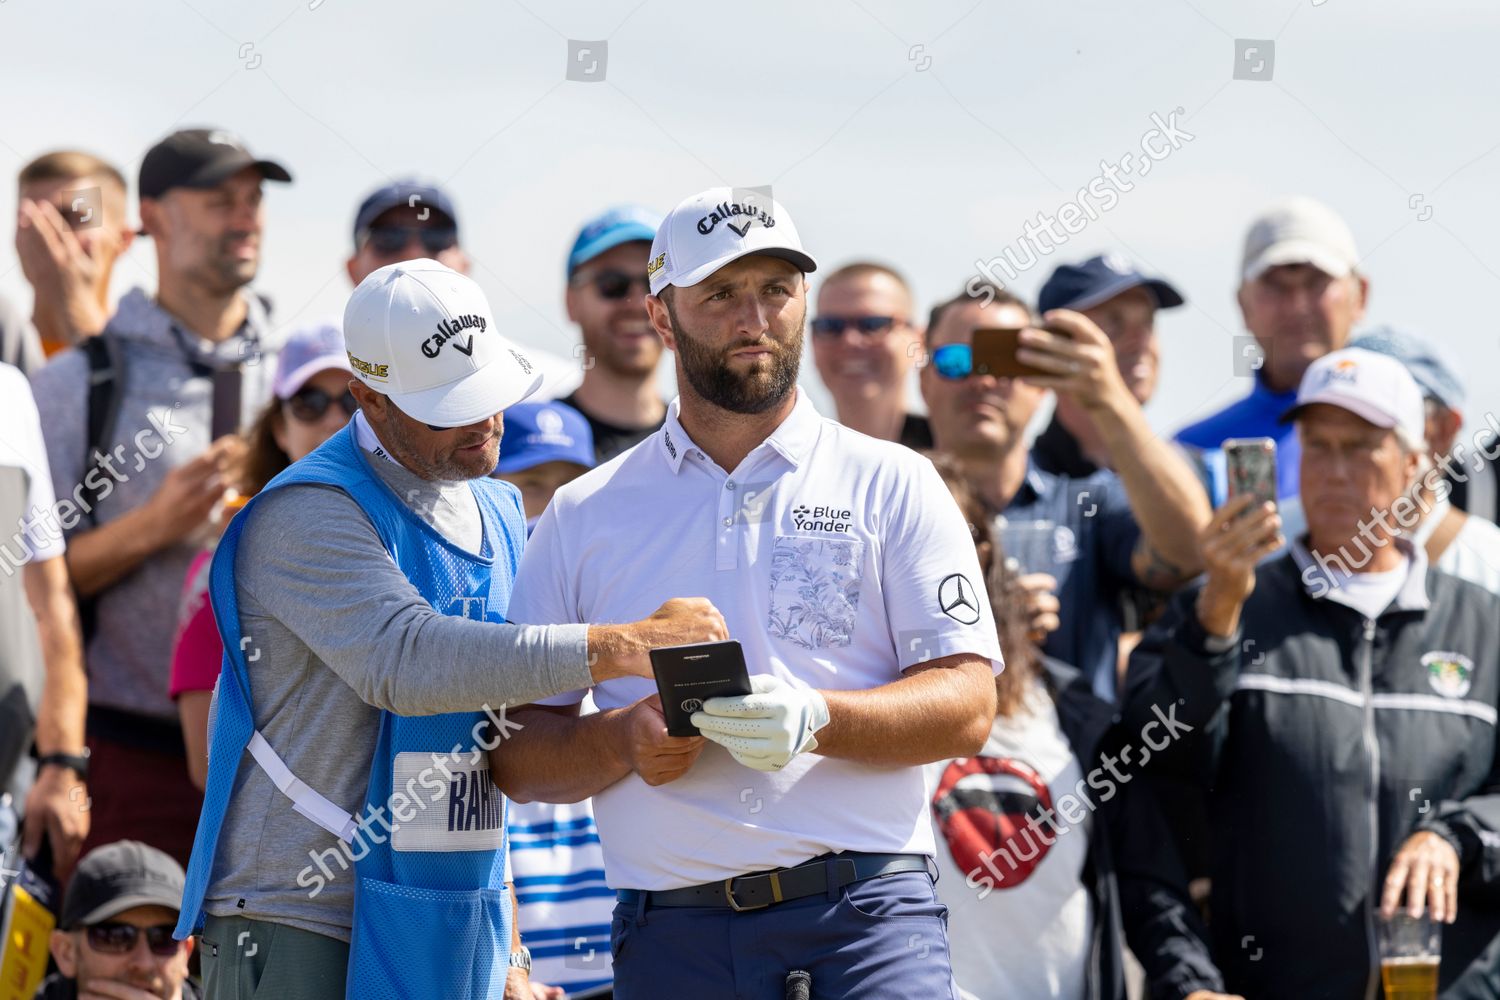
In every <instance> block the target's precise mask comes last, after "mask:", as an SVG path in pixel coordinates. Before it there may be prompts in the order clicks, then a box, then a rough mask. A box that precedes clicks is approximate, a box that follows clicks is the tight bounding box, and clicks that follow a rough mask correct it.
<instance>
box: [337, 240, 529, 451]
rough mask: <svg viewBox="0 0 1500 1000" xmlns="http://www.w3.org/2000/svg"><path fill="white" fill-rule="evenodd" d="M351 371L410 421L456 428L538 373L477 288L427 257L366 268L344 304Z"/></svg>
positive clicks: (498, 406)
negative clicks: (366, 274)
mask: <svg viewBox="0 0 1500 1000" xmlns="http://www.w3.org/2000/svg"><path fill="white" fill-rule="evenodd" d="M344 341H345V344H346V346H347V347H348V350H349V364H350V366H351V367H352V368H353V369H354V375H355V377H356V378H358V379H359V380H360V381H361V382H363V383H364V384H365V385H367V386H369V387H370V388H372V389H374V390H375V391H376V392H379V393H383V394H385V395H387V396H389V397H390V398H391V401H392V402H393V403H395V404H396V406H397V407H398V408H400V410H401V412H403V413H405V414H406V415H407V416H409V417H411V418H413V419H414V420H419V421H421V422H422V423H424V424H431V425H433V426H435V427H462V426H464V425H466V424H473V423H478V422H479V421H481V420H487V419H489V418H490V417H493V416H494V415H495V414H497V413H499V412H501V411H502V410H505V409H508V408H509V407H511V406H514V405H515V404H516V403H519V402H520V401H521V400H523V399H525V398H526V397H527V396H530V395H531V394H532V393H533V392H535V391H536V390H537V388H538V387H539V386H540V385H541V383H542V375H541V373H540V372H539V371H537V369H536V367H535V366H534V365H532V363H531V362H530V360H528V359H527V357H526V356H525V355H524V354H522V353H521V352H520V351H519V350H517V349H516V347H515V345H513V344H511V343H510V342H509V341H508V340H506V339H505V338H504V337H502V336H500V334H498V333H497V332H495V321H494V318H493V316H491V314H490V306H489V303H488V302H487V301H485V297H484V293H483V292H481V291H480V290H479V286H478V285H476V284H475V283H474V282H473V281H472V280H470V279H469V278H467V277H465V276H464V275H462V274H459V273H458V272H457V271H455V270H453V269H452V268H450V267H446V266H444V265H442V264H439V263H438V262H437V261H435V260H427V259H425V258H424V259H421V260H408V261H402V262H401V263H399V264H388V265H386V266H385V267H382V268H380V269H379V270H378V271H375V272H373V273H372V274H371V275H370V276H369V277H367V278H365V280H364V281H361V282H360V283H359V287H358V288H356V289H355V290H354V294H353V295H351V296H350V297H349V304H348V305H347V306H345V308H344Z"/></svg>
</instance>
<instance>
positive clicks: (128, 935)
mask: <svg viewBox="0 0 1500 1000" xmlns="http://www.w3.org/2000/svg"><path fill="white" fill-rule="evenodd" d="M182 884H183V875H182V866H181V865H179V864H178V863H177V862H176V861H173V860H172V859H171V857H169V856H168V855H166V854H164V853H163V852H161V851H159V850H157V849H156V848H154V847H151V846H149V845H147V844H142V843H140V842H139V841H135V840H118V841H115V842H114V843H112V844H105V845H103V846H101V847H96V848H94V849H93V850H92V851H90V852H89V853H88V854H86V855H85V856H84V858H83V860H82V861H80V862H79V863H78V868H77V870H76V871H75V872H74V873H73V877H72V879H70V880H69V882H68V890H67V893H66V894H65V895H64V896H63V908H62V914H61V917H60V918H59V920H58V929H57V930H55V931H53V932H52V937H51V940H50V942H49V944H50V947H51V950H52V958H53V960H54V961H55V962H56V963H57V970H58V971H57V972H55V973H54V974H52V975H51V976H49V977H47V979H45V980H43V982H42V985H41V988H40V989H39V990H38V991H37V994H36V997H37V1000H104V998H109V1000H198V998H199V996H200V995H201V994H200V993H199V990H198V987H197V986H196V985H195V984H194V983H193V981H192V980H191V979H189V978H188V956H189V955H191V954H192V953H193V942H192V941H191V940H188V941H178V940H175V939H174V938H173V937H172V928H173V926H174V925H175V924H176V922H177V911H178V907H180V906H181V905H182V904H181V900H182ZM211 946H213V947H217V946H219V942H213V943H212V944H211ZM229 947H234V945H233V944H232V943H230V944H229Z"/></svg>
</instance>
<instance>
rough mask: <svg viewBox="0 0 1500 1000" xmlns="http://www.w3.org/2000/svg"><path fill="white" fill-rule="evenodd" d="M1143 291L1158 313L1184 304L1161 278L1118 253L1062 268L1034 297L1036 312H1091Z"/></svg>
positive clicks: (1179, 295)
mask: <svg viewBox="0 0 1500 1000" xmlns="http://www.w3.org/2000/svg"><path fill="white" fill-rule="evenodd" d="M1132 288H1145V289H1146V290H1147V291H1148V292H1150V293H1151V295H1152V297H1153V298H1155V299H1156V307H1157V308H1158V309H1174V308H1176V307H1177V306H1180V305H1182V304H1183V303H1184V302H1186V301H1187V300H1186V299H1184V298H1183V297H1182V293H1181V292H1179V291H1178V290H1177V289H1175V288H1173V287H1172V286H1171V285H1170V284H1168V283H1167V282H1166V280H1165V279H1163V278H1157V277H1154V276H1152V275H1149V274H1145V273H1143V272H1141V271H1139V270H1137V269H1136V266H1135V265H1134V264H1132V263H1131V262H1130V261H1128V260H1126V259H1125V258H1124V257H1122V256H1120V255H1119V254H1117V253H1106V254H1100V255H1099V256H1097V257H1090V258H1089V259H1088V260H1086V261H1084V262H1083V263H1081V264H1063V265H1061V266H1059V267H1058V269H1057V270H1055V271H1053V272H1052V276H1051V277H1049V278H1048V279H1047V283H1046V284H1045V285H1043V286H1042V291H1041V294H1040V295H1038V296H1037V304H1036V305H1037V309H1038V310H1039V311H1040V312H1047V311H1049V310H1052V309H1092V308H1093V307H1094V306H1097V305H1098V304H1099V303H1101V302H1105V301H1108V300H1109V299H1112V298H1114V297H1115V296H1116V295H1119V294H1120V293H1121V292H1128V291H1129V290H1130V289H1132Z"/></svg>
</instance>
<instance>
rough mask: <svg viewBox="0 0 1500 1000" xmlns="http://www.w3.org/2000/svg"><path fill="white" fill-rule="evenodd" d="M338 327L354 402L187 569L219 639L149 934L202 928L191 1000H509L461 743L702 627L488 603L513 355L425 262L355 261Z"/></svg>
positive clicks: (503, 934) (496, 849)
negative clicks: (183, 852) (193, 783)
mask: <svg viewBox="0 0 1500 1000" xmlns="http://www.w3.org/2000/svg"><path fill="white" fill-rule="evenodd" d="M342 327H343V331H344V342H345V347H346V356H347V358H348V362H349V366H350V368H352V370H353V373H354V378H353V379H351V380H349V382H348V385H349V388H350V389H351V391H352V392H353V394H354V397H355V399H357V400H358V402H359V412H358V413H356V414H355V415H354V418H353V419H352V420H350V421H348V423H347V424H346V425H345V426H344V427H343V428H342V429H341V430H339V431H338V432H337V433H336V434H334V435H333V437H331V438H329V439H328V440H327V441H325V442H324V443H323V444H322V445H321V446H320V447H319V448H317V449H316V450H315V451H314V452H313V453H312V454H310V455H307V456H305V457H304V458H302V459H301V460H299V461H297V462H294V463H293V464H292V465H291V466H290V467H288V468H287V469H286V470H285V471H284V472H282V473H281V474H280V475H278V476H277V477H276V478H275V479H273V480H272V481H271V482H270V483H268V484H267V485H266V486H265V487H264V488H263V489H262V490H261V491H260V492H259V493H257V494H256V495H255V496H254V497H252V498H251V499H250V501H249V502H248V503H247V504H246V506H245V508H244V510H242V511H241V512H240V513H238V514H236V515H235V517H234V518H233V519H232V520H231V521H230V523H229V526H228V527H227V528H226V529H225V532H224V537H223V538H222V539H221V540H220V542H219V548H218V551H217V552H216V553H215V555H214V562H213V565H212V567H211V568H210V572H209V576H210V581H209V593H210V597H211V600H210V605H211V608H212V610H213V614H214V618H215V623H216V624H217V626H218V630H219V633H220V634H221V635H222V636H223V639H224V652H225V657H224V661H223V667H222V669H221V671H220V676H219V684H218V695H217V698H216V700H215V702H214V704H215V706H216V707H215V709H214V712H213V715H212V722H211V725H212V727H213V728H212V732H213V740H212V743H211V745H210V749H209V758H208V777H207V781H206V784H205V790H204V805H203V811H202V814H201V816H200V818H199V821H198V828H197V834H196V839H195V841H194V845H193V853H192V859H191V862H190V864H189V866H188V877H187V883H186V888H185V889H184V890H183V904H182V913H181V917H180V919H179V921H178V926H177V934H178V935H179V936H181V937H186V936H188V935H190V934H192V933H195V932H199V931H201V933H202V934H203V937H204V940H205V941H210V942H219V943H220V944H221V947H220V948H219V949H218V950H217V952H215V951H214V950H213V949H205V953H204V956H203V974H204V980H205V983H206V986H207V991H208V994H209V996H210V997H214V998H222V997H231V996H248V995H250V993H252V992H253V993H255V994H256V995H259V996H269V997H276V998H277V1000H323V998H326V997H331V996H342V995H345V993H346V988H347V995H348V996H351V997H369V996H402V997H407V996H410V997H495V996H498V995H499V994H500V987H501V984H502V983H503V984H505V986H504V990H505V997H506V1000H517V998H518V997H523V996H530V993H529V992H523V991H528V990H529V978H530V968H531V955H530V953H529V952H528V951H527V950H526V949H525V948H524V947H522V945H521V938H520V934H519V933H518V929H517V925H516V921H515V919H514V908H515V901H514V895H513V891H512V889H511V887H510V884H509V883H510V882H511V879H510V877H509V874H508V872H507V869H508V867H509V866H508V864H507V844H508V841H507V839H506V814H507V809H506V802H505V800H504V798H503V797H502V796H501V795H500V794H499V793H498V792H496V791H495V789H494V785H493V783H492V781H491V780H490V776H489V766H488V758H487V757H486V756H485V755H484V754H483V753H482V752H481V751H483V750H489V749H493V748H496V747H498V746H499V745H500V742H501V741H502V740H506V741H507V742H506V746H507V747H508V746H509V742H508V740H509V738H510V736H512V735H513V732H512V730H511V729H510V728H501V725H500V724H501V721H502V720H503V719H504V716H503V715H502V714H501V713H503V712H504V710H505V707H506V706H516V705H522V704H528V703H530V702H533V701H536V700H537V699H539V698H545V697H550V696H553V695H557V694H561V693H563V692H564V691H568V690H572V689H575V688H578V687H584V686H588V685H589V684H592V683H594V682H595V681H596V680H602V679H604V678H612V677H615V676H620V675H623V674H629V675H631V676H637V677H649V676H650V669H651V668H650V663H649V658H648V656H647V652H648V650H649V649H651V648H654V647H656V646H663V645H679V644H683V643H688V642H700V641H710V640H715V639H723V638H724V637H725V635H724V627H723V619H722V618H721V617H720V616H719V615H718V612H717V611H715V610H713V607H712V605H710V604H709V602H708V601H707V600H705V599H701V598H699V599H687V600H683V601H673V602H668V605H667V606H666V607H663V608H660V609H658V612H657V614H656V615H654V616H652V617H651V618H649V619H647V620H643V621H635V622H632V623H630V624H621V625H600V626H587V625H586V626H582V627H578V626H544V627H529V626H520V625H513V624H511V623H510V622H508V621H507V610H508V604H509V601H510V599H511V596H512V592H513V584H514V574H515V572H516V565H517V564H518V563H519V562H520V555H521V547H522V545H523V543H524V541H525V532H526V526H525V515H524V513H523V510H522V499H521V494H520V491H519V490H517V489H516V487H514V486H512V485H511V484H509V483H504V482H501V481H499V480H496V479H492V478H490V473H491V472H492V471H493V470H494V468H495V466H496V463H497V461H498V459H499V451H500V438H501V433H502V430H503V429H504V423H505V416H506V413H505V411H507V410H510V409H511V408H512V407H514V406H515V405H516V404H517V403H520V402H523V401H524V400H525V399H527V398H528V397H530V396H531V395H533V394H534V393H535V392H536V390H537V388H538V387H539V386H540V385H541V382H542V375H541V373H540V372H539V371H538V370H537V367H536V366H535V365H534V364H533V363H532V362H531V361H530V359H529V358H528V357H527V356H526V355H525V354H523V353H522V352H521V351H520V350H519V349H518V348H517V347H516V345H515V344H514V343H512V342H511V341H510V340H508V339H506V338H505V337H504V336H502V335H501V333H500V331H499V329H498V327H497V324H496V322H495V316H494V313H493V312H492V311H491V310H490V307H489V303H488V301H487V300H486V298H485V296H484V293H483V292H482V291H481V290H480V288H479V286H478V285H477V284H476V283H475V282H474V281H472V280H471V279H469V278H468V277H466V276H464V275H462V274H459V273H458V272H457V271H455V270H453V269H451V268H448V267H446V266H444V265H443V264H441V263H439V262H438V261H435V260H426V259H421V260H414V261H404V262H399V263H396V264H390V265H387V266H385V267H383V268H380V269H379V270H377V271H375V272H374V273H372V274H370V275H369V276H368V277H366V278H365V280H364V281H363V282H361V283H360V285H359V287H358V288H356V289H355V290H354V294H353V295H352V296H351V297H350V299H349V302H348V304H347V305H346V306H345V309H344V317H343V324H342ZM327 419H333V418H332V417H329V418H327ZM246 751H248V754H247V752H246ZM445 771H446V773H443V772H445ZM408 772H410V773H408ZM226 942H234V943H235V944H243V947H235V946H233V945H231V946H229V947H223V945H224V944H225V943H226ZM393 957H399V960H398V961H392V958H393Z"/></svg>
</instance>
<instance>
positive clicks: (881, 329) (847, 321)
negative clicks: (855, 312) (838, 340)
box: [812, 316, 896, 337]
mask: <svg viewBox="0 0 1500 1000" xmlns="http://www.w3.org/2000/svg"><path fill="white" fill-rule="evenodd" d="M895 325H896V317H894V316H819V317H818V318H817V319H815V320H813V321H812V332H813V335H814V336H816V337H841V336H843V334H844V331H845V330H846V329H848V328H849V327H851V326H852V327H854V329H855V330H857V331H859V335H860V336H861V337H878V336H880V335H881V334H883V333H886V332H887V331H889V330H890V329H891V327H893V326H895Z"/></svg>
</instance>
